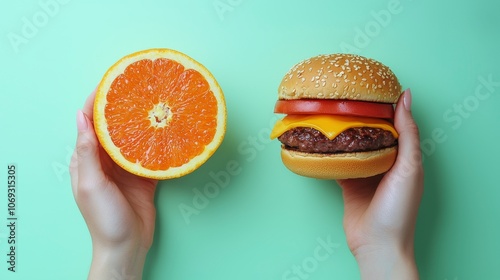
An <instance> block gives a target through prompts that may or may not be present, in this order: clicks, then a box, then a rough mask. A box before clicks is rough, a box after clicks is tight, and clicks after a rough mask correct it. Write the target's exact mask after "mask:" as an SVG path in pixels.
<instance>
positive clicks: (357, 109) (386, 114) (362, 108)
mask: <svg viewBox="0 0 500 280" xmlns="http://www.w3.org/2000/svg"><path fill="white" fill-rule="evenodd" d="M274 112H275V113H279V114H288V115H291V114H295V115H301V114H327V115H345V116H358V117H372V118H380V119H394V107H393V105H392V104H389V103H377V102H367V101H354V100H331V99H296V100H278V101H277V102H276V106H275V107H274Z"/></svg>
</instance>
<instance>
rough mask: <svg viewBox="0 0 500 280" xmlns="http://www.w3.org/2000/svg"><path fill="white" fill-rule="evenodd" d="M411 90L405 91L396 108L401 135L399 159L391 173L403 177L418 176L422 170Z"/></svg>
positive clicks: (397, 125)
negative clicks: (412, 111) (412, 112)
mask: <svg viewBox="0 0 500 280" xmlns="http://www.w3.org/2000/svg"><path fill="white" fill-rule="evenodd" d="M411 102H412V96H411V91H410V89H407V90H405V91H404V93H403V94H402V95H401V97H400V98H399V101H398V104H397V106H396V116H395V122H394V126H395V128H396V130H397V131H398V133H399V139H398V146H399V147H398V157H397V159H396V162H395V164H394V167H393V168H392V170H391V171H393V173H394V172H397V173H398V174H392V175H398V176H402V177H409V176H414V175H418V173H419V172H420V171H421V168H422V154H421V151H420V138H419V130H418V126H417V124H416V123H415V120H414V119H413V116H412V114H411Z"/></svg>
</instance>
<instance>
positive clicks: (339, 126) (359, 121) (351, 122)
mask: <svg viewBox="0 0 500 280" xmlns="http://www.w3.org/2000/svg"><path fill="white" fill-rule="evenodd" d="M296 127H310V128H314V129H316V130H319V131H320V132H321V133H323V134H324V135H326V137H328V139H330V140H332V139H333V138H335V137H337V136H338V135H339V134H340V133H342V132H343V131H345V130H347V129H349V128H353V127H373V128H381V129H384V130H387V131H390V132H391V133H392V134H393V135H394V137H396V138H397V137H398V133H397V131H396V129H394V126H393V125H392V124H391V123H390V122H388V121H385V120H382V119H377V118H364V117H349V116H335V115H287V116H286V117H284V118H283V119H282V120H279V121H278V122H276V125H275V126H274V128H273V130H272V131H271V139H274V138H277V137H279V136H280V135H281V134H283V133H285V131H287V130H290V129H292V128H296Z"/></svg>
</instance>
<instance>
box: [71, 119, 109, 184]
mask: <svg viewBox="0 0 500 280" xmlns="http://www.w3.org/2000/svg"><path fill="white" fill-rule="evenodd" d="M76 123H77V128H78V137H77V140H76V157H77V161H76V163H77V166H76V169H77V173H78V183H77V184H78V186H79V188H82V187H83V188H89V187H93V186H95V185H97V182H99V181H101V179H103V177H104V175H103V173H102V168H101V161H100V158H99V147H98V140H97V137H96V135H95V132H94V127H93V125H92V122H91V121H90V120H89V118H88V117H87V116H86V115H85V113H83V112H82V111H81V110H79V111H78V113H77V120H76Z"/></svg>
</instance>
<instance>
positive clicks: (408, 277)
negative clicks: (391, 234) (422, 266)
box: [354, 246, 419, 280]
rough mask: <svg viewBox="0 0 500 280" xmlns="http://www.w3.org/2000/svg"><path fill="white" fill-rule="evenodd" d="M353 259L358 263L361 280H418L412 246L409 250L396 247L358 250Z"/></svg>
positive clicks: (375, 247) (373, 247) (374, 247)
mask: <svg viewBox="0 0 500 280" xmlns="http://www.w3.org/2000/svg"><path fill="white" fill-rule="evenodd" d="M354 257H355V258H356V261H357V262H358V265H359V269H360V274H361V279H363V280H378V279H383V280H391V279H405V280H415V279H419V277H418V270H417V266H416V263H415V256H414V252H413V246H411V247H410V248H404V247H397V246H371V247H366V248H360V249H359V250H358V251H357V252H356V254H355V256H354Z"/></svg>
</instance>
